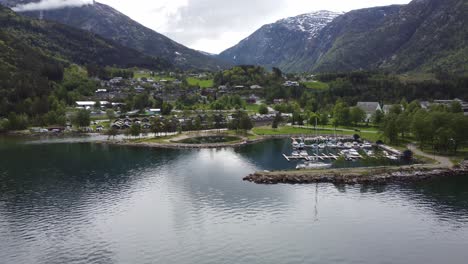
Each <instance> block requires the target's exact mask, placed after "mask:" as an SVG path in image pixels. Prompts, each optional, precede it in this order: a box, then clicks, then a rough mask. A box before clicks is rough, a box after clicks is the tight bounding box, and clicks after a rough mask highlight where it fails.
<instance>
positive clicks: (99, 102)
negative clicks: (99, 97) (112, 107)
mask: <svg viewBox="0 0 468 264" xmlns="http://www.w3.org/2000/svg"><path fill="white" fill-rule="evenodd" d="M101 106H102V105H101V101H96V103H94V108H95V109H101Z"/></svg>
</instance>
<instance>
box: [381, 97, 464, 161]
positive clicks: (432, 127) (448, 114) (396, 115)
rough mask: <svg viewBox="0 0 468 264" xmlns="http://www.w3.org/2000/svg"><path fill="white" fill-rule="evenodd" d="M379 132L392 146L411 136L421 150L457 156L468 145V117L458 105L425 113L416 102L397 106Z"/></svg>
mask: <svg viewBox="0 0 468 264" xmlns="http://www.w3.org/2000/svg"><path fill="white" fill-rule="evenodd" d="M376 121H379V120H376ZM380 130H381V132H382V134H383V135H384V136H385V138H387V139H388V140H389V142H390V143H393V144H396V143H399V142H401V141H403V140H406V139H408V138H409V137H410V136H411V137H412V138H413V139H414V140H416V141H417V142H418V143H419V145H420V147H421V148H432V149H434V150H436V151H440V152H448V151H453V152H457V150H458V149H459V148H460V147H464V146H466V145H467V143H468V133H466V131H468V117H466V116H464V114H463V112H462V110H461V107H460V105H459V104H458V103H455V104H453V105H451V106H448V107H447V106H443V105H434V106H433V107H431V108H429V109H422V108H421V107H420V106H419V103H417V102H416V101H415V102H412V103H411V104H400V105H395V106H394V107H392V109H391V110H390V112H389V113H388V114H386V115H385V116H384V117H383V118H382V119H381V120H380Z"/></svg>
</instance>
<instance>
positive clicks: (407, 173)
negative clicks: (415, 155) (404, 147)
mask: <svg viewBox="0 0 468 264" xmlns="http://www.w3.org/2000/svg"><path fill="white" fill-rule="evenodd" d="M462 175H468V162H466V161H464V162H462V163H461V164H460V165H459V166H457V167H455V168H418V167H414V168H411V167H409V168H374V169H372V168H369V169H364V168H362V169H336V170H324V171H317V170H316V171H285V172H257V173H254V174H251V175H249V176H247V177H245V178H244V181H249V182H254V183H257V184H279V183H285V184H309V183H341V184H365V183H376V184H379V183H392V182H417V181H423V180H428V179H433V178H437V177H452V176H462Z"/></svg>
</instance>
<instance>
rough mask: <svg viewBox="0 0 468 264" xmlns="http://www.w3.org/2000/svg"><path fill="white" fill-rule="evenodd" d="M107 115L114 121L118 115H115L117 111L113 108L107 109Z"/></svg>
mask: <svg viewBox="0 0 468 264" xmlns="http://www.w3.org/2000/svg"><path fill="white" fill-rule="evenodd" d="M106 115H107V118H109V120H110V121H111V122H112V120H114V119H115V117H116V115H115V111H114V110H112V109H107V110H106Z"/></svg>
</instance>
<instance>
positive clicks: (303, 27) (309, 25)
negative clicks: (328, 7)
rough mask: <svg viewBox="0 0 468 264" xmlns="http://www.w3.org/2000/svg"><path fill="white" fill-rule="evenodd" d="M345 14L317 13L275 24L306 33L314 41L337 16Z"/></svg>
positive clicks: (282, 20)
mask: <svg viewBox="0 0 468 264" xmlns="http://www.w3.org/2000/svg"><path fill="white" fill-rule="evenodd" d="M342 14H343V13H337V12H332V11H316V12H312V13H307V14H303V15H299V16H295V17H289V18H285V19H281V20H279V21H277V22H276V23H275V24H280V25H282V26H284V27H286V28H288V29H289V30H293V31H299V32H304V33H306V34H308V35H309V38H310V39H312V38H314V37H316V36H317V34H318V33H319V32H320V31H321V30H322V29H323V28H324V27H325V26H326V25H328V24H329V23H330V22H331V21H333V19H335V18H336V17H337V16H339V15H342Z"/></svg>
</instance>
